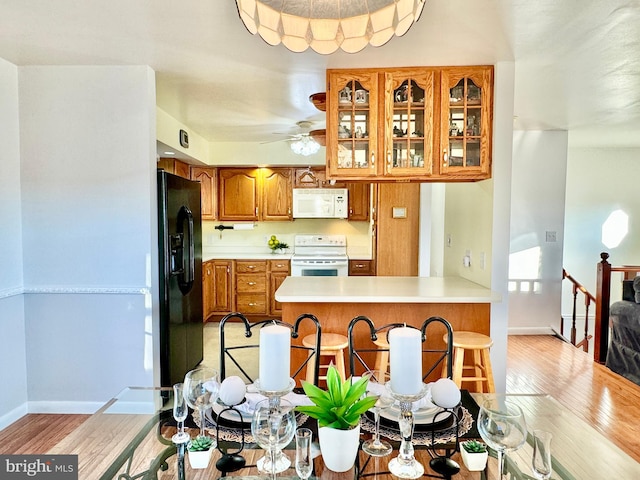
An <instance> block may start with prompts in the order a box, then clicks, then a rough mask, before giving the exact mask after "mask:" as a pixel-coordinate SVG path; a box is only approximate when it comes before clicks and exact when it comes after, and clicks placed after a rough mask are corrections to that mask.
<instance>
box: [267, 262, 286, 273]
mask: <svg viewBox="0 0 640 480" xmlns="http://www.w3.org/2000/svg"><path fill="white" fill-rule="evenodd" d="M290 263H291V262H289V260H269V270H270V271H272V272H286V273H289V265H290Z"/></svg>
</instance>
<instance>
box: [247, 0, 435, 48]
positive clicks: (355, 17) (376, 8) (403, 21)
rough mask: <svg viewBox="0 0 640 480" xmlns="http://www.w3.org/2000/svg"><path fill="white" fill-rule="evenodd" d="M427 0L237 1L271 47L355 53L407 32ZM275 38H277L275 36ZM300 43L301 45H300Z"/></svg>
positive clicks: (252, 27)
mask: <svg viewBox="0 0 640 480" xmlns="http://www.w3.org/2000/svg"><path fill="white" fill-rule="evenodd" d="M424 2H425V0H352V1H350V2H337V1H335V0H236V4H237V6H238V12H239V16H240V19H241V20H242V21H243V22H244V24H245V26H246V27H247V30H249V31H250V32H251V33H252V34H255V33H258V34H259V35H260V36H261V37H262V38H263V40H265V41H266V42H267V43H269V44H270V45H277V44H278V43H281V42H282V44H283V45H284V46H285V47H286V48H288V49H289V50H292V51H294V52H302V51H304V50H306V49H307V48H309V47H311V48H312V49H313V50H314V51H316V52H318V53H322V54H329V53H332V52H334V51H336V50H337V49H338V48H341V49H342V50H344V51H345V52H348V53H356V52H359V51H360V50H362V49H363V48H365V47H366V46H367V45H369V44H371V45H373V46H380V45H383V44H385V43H386V42H388V41H389V40H390V39H391V38H392V37H393V36H394V35H398V36H399V35H403V34H405V33H406V32H407V31H408V30H409V29H410V28H411V26H412V25H413V23H414V22H415V21H416V20H417V19H418V18H419V17H420V13H421V12H422V9H423V7H424ZM276 36H277V37H279V38H275V37H276ZM303 42H304V43H303Z"/></svg>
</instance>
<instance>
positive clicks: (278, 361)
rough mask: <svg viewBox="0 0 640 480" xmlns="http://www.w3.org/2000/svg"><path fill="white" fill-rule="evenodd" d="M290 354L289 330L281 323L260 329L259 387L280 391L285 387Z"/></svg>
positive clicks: (287, 382)
mask: <svg viewBox="0 0 640 480" xmlns="http://www.w3.org/2000/svg"><path fill="white" fill-rule="evenodd" d="M290 355H291V330H289V329H288V328H287V327H283V326H282V325H267V326H266V327H263V328H261V329H260V362H259V369H260V372H259V375H260V388H262V389H263V390H268V391H280V390H284V389H285V388H286V387H287V385H288V384H289V378H290V360H291V357H290Z"/></svg>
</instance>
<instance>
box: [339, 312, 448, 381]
mask: <svg viewBox="0 0 640 480" xmlns="http://www.w3.org/2000/svg"><path fill="white" fill-rule="evenodd" d="M436 325H439V326H440V328H436ZM404 326H407V327H410V328H416V327H412V326H411V325H405V324H404V323H389V324H387V325H383V326H381V327H378V328H376V326H375V325H374V323H373V321H371V319H370V318H368V317H366V316H364V315H360V316H358V317H355V318H353V319H352V320H351V322H349V328H348V334H347V337H348V339H349V373H350V375H352V376H353V375H361V374H362V373H363V372H365V371H373V370H376V368H375V358H376V357H377V356H378V355H383V354H385V353H388V352H389V347H388V344H389V342H388V336H389V332H390V331H391V330H392V329H394V328H397V327H404ZM443 330H444V332H445V333H446V335H447V339H448V341H447V343H446V345H444V346H442V347H438V346H437V345H438V344H441V343H442V337H443ZM420 331H421V332H422V344H423V348H422V353H423V359H425V358H426V360H427V362H426V363H425V362H424V361H423V364H422V372H423V374H422V379H423V380H424V381H426V380H427V379H429V377H430V376H432V374H433V373H434V372H437V373H438V378H440V372H441V371H443V369H444V370H445V371H446V373H447V375H446V376H447V378H451V377H452V374H453V363H452V361H453V354H452V351H453V347H452V343H451V342H452V341H453V329H452V328H451V324H450V323H449V322H447V321H446V320H445V319H444V318H442V317H430V318H428V319H427V320H425V321H424V322H423V324H422V326H421V327H420ZM358 332H361V334H360V335H358ZM381 337H382V338H385V339H387V341H386V342H384V343H386V345H384V344H381V343H380V342H378V339H380V338H381ZM432 339H435V340H434V341H431V340H432ZM434 343H435V345H436V346H433V344H434ZM425 355H426V357H425ZM432 379H433V380H435V379H434V378H432Z"/></svg>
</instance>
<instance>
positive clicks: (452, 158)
mask: <svg viewBox="0 0 640 480" xmlns="http://www.w3.org/2000/svg"><path fill="white" fill-rule="evenodd" d="M449 152H450V153H449V166H450V167H462V166H464V141H463V140H462V139H454V138H452V139H450V140H449Z"/></svg>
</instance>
